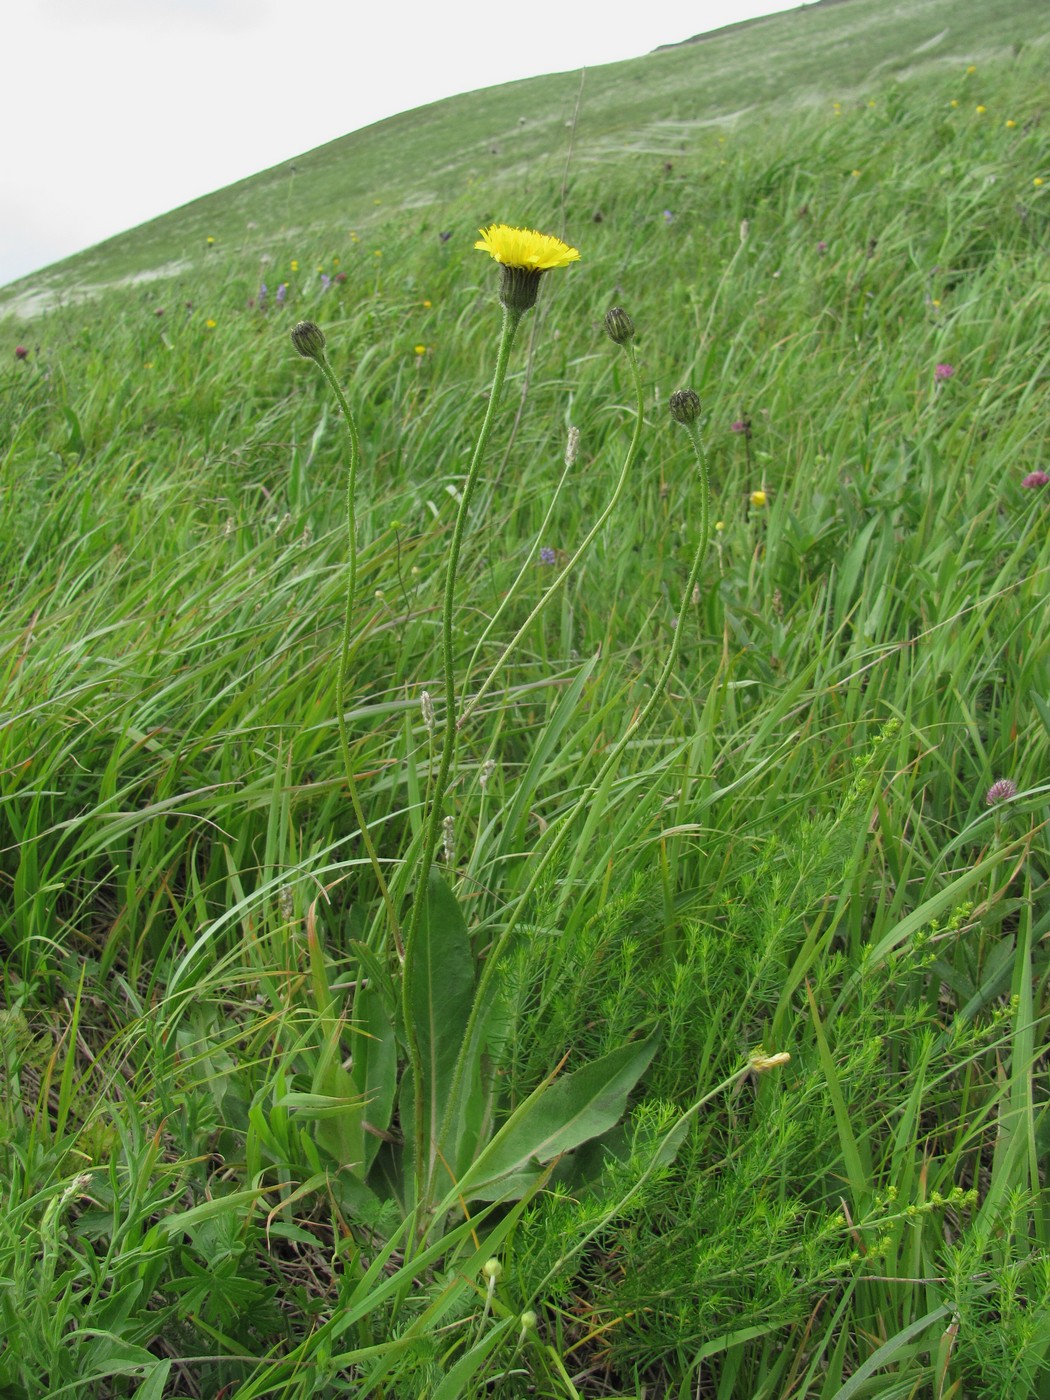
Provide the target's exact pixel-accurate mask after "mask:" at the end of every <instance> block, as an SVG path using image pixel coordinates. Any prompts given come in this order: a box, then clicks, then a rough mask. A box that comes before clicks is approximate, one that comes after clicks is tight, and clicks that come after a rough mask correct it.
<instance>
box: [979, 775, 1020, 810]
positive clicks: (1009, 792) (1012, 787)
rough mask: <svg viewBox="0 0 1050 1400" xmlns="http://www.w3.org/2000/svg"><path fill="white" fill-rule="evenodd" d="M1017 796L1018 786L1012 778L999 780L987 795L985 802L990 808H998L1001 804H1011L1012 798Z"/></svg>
mask: <svg viewBox="0 0 1050 1400" xmlns="http://www.w3.org/2000/svg"><path fill="white" fill-rule="evenodd" d="M1016 796H1017V784H1016V783H1015V782H1014V781H1013V779H1012V778H999V779H998V780H997V781H996V782H994V783H993V784H992V785H991V787H990V788H989V789H988V791H987V793H986V794H985V799H984V800H985V801H986V802H987V803H988V806H989V807H997V806H998V805H999V803H1000V802H1009V800H1010V798H1011V797H1016Z"/></svg>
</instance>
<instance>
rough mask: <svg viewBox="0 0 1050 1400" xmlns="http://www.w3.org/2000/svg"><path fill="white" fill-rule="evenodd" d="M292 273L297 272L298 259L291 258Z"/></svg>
mask: <svg viewBox="0 0 1050 1400" xmlns="http://www.w3.org/2000/svg"><path fill="white" fill-rule="evenodd" d="M292 271H293V272H298V271H299V259H298V258H293V259H292Z"/></svg>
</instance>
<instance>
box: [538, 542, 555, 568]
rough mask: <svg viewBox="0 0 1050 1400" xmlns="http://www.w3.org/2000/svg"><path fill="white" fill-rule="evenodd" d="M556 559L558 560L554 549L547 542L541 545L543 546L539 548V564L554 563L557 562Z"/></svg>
mask: <svg viewBox="0 0 1050 1400" xmlns="http://www.w3.org/2000/svg"><path fill="white" fill-rule="evenodd" d="M557 561H558V556H557V555H556V554H555V552H554V550H553V549H551V547H550V545H549V544H545V545H544V546H543V548H542V549H541V550H540V563H541V564H555V563H557Z"/></svg>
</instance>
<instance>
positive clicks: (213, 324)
mask: <svg viewBox="0 0 1050 1400" xmlns="http://www.w3.org/2000/svg"><path fill="white" fill-rule="evenodd" d="M218 324H219V323H218V321H205V323H204V329H205V330H206V331H213V330H214V329H215V327H216V326H217V325H218Z"/></svg>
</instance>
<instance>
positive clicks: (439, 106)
mask: <svg viewBox="0 0 1050 1400" xmlns="http://www.w3.org/2000/svg"><path fill="white" fill-rule="evenodd" d="M1047 23H1048V21H1047V10H1046V6H1045V4H1044V3H1043V0H1003V3H996V4H995V5H988V4H983V5H980V4H962V5H960V4H958V3H956V2H955V0H907V3H897V4H886V3H885V0H838V2H837V3H835V4H827V3H820V4H814V5H803V6H800V8H799V9H797V10H793V11H787V12H785V13H782V14H777V15H771V16H769V17H767V18H765V19H760V20H752V21H748V22H746V23H744V24H740V25H733V26H730V27H728V28H725V29H721V30H718V31H716V32H715V33H712V34H710V35H700V36H698V37H697V39H694V40H687V41H685V42H683V43H680V44H676V45H671V46H668V47H666V48H663V49H660V50H657V51H656V52H655V53H652V54H649V55H647V56H645V57H643V58H638V59H634V60H632V61H629V62H624V63H615V64H608V65H604V66H601V67H597V68H592V69H589V70H587V71H586V73H585V74H581V73H561V74H552V75H550V76H548V77H542V78H533V79H530V80H528V81H524V82H518V83H510V84H507V85H505V86H502V87H495V88H485V89H482V90H480V91H478V92H472V93H466V94H464V95H462V96H460V97H456V98H451V99H449V100H447V101H444V102H439V103H435V104H433V105H432V106H428V107H423V108H418V109H416V110H413V111H408V112H405V113H403V114H402V115H400V116H397V117H393V118H390V119H389V120H387V121H383V122H379V123H377V124H376V125H374V126H370V127H368V128H366V129H365V130H363V131H357V132H353V133H351V134H350V135H348V136H344V137H341V138H340V139H338V140H336V141H332V142H330V143H329V144H327V145H325V146H320V147H318V148H317V149H316V150H313V151H309V152H307V153H305V154H304V155H303V156H301V157H300V158H299V159H297V160H295V161H291V162H286V163H284V164H282V165H280V166H275V167H273V168H272V169H270V170H265V171H262V172H260V173H259V174H257V175H253V176H250V177H249V178H247V179H245V180H242V181H240V182H239V183H237V184H235V185H231V186H229V187H228V188H227V189H224V190H219V191H217V192H215V193H213V194H209V195H206V196H204V197H203V198H201V199H198V200H195V201H194V202H193V203H191V204H188V205H185V206H184V207H182V208H180V209H176V210H174V211H172V212H171V213H170V214H166V215H164V216H163V217H161V218H158V219H154V220H152V221H151V222H149V223H147V224H144V225H142V226H141V227H139V228H136V229H132V230H129V232H127V233H126V234H122V235H120V236H118V237H115V238H111V239H109V240H107V241H106V242H105V243H101V244H99V245H98V246H96V247H94V248H91V249H88V250H87V251H85V252H83V253H81V254H78V255H77V256H75V257H73V258H69V259H67V260H65V261H63V262H62V263H59V264H56V265H55V266H54V267H52V268H48V269H46V270H44V271H43V272H40V273H35V274H34V275H33V276H32V277H29V278H26V279H23V280H22V281H19V282H15V283H12V284H11V285H10V286H8V287H5V288H2V289H0V316H3V315H4V314H5V313H6V314H8V315H19V316H22V317H25V316H32V315H33V314H35V313H36V312H37V311H38V310H40V309H43V308H46V307H47V306H48V305H52V304H54V302H55V301H56V300H62V299H64V300H69V299H72V298H74V297H76V296H77V295H79V294H83V293H84V292H91V291H92V290H93V289H97V288H100V287H105V286H108V285H113V284H115V283H118V282H121V281H124V282H126V281H128V280H129V279H139V280H153V279H158V278H159V279H164V278H166V277H169V276H172V275H175V274H176V273H179V272H183V271H186V270H189V269H192V268H193V267H194V266H196V265H198V264H199V262H200V259H201V257H202V255H203V252H204V246H205V239H206V238H208V237H212V238H216V239H217V240H219V241H221V243H222V245H223V246H224V247H225V248H228V249H234V248H235V249H237V250H238V252H241V253H244V254H250V253H252V252H253V251H254V252H260V251H263V250H264V249H265V248H266V247H267V246H269V244H270V243H271V242H272V240H273V239H274V238H275V237H281V238H282V239H283V241H289V240H292V239H294V238H297V237H298V238H301V237H302V236H303V235H306V236H308V237H310V236H313V235H314V234H315V233H316V234H323V233H324V232H326V231H327V230H330V229H335V228H340V227H342V228H354V229H355V230H356V231H358V232H359V233H360V234H361V235H362V236H364V237H371V236H373V235H374V234H375V233H376V232H378V231H380V230H381V229H382V228H383V227H384V226H385V225H386V223H387V222H388V221H389V220H390V219H391V218H392V217H396V216H397V215H398V214H399V213H400V212H402V211H406V210H413V209H415V210H418V209H420V208H424V209H426V210H427V211H428V212H429V214H430V215H431V216H432V217H433V219H435V220H437V221H438V222H441V220H442V219H443V218H444V217H445V215H446V214H447V213H448V212H449V211H450V210H453V209H455V208H456V206H457V201H458V200H459V198H460V197H461V195H462V193H463V191H464V189H465V188H467V187H468V186H469V187H471V188H472V189H473V193H474V196H475V203H476V202H477V200H478V197H479V196H480V198H481V201H482V202H484V203H492V202H493V201H494V200H495V199H496V198H497V196H498V195H499V196H502V195H505V194H506V193H508V192H513V191H515V190H516V189H517V190H520V189H521V187H522V186H527V185H528V184H529V183H530V182H532V183H533V184H535V183H536V182H538V181H543V180H544V179H548V178H549V179H557V178H560V174H561V172H562V170H563V168H564V167H565V164H566V161H567V159H568V157H569V154H570V150H571V157H572V163H573V167H574V168H575V169H576V170H585V169H587V168H588V167H591V166H600V167H603V168H605V167H608V166H610V165H611V166H614V167H615V166H616V165H617V164H619V163H620V162H621V161H623V160H624V159H629V158H630V157H632V156H634V155H637V154H647V155H652V156H663V157H665V158H666V159H674V158H675V157H676V156H680V155H682V154H693V153H694V150H695V147H696V144H697V142H698V140H699V138H701V137H702V135H703V133H704V131H705V130H706V129H709V128H710V127H711V126H717V127H719V128H729V127H732V126H733V125H735V124H737V123H739V122H740V121H741V120H743V119H745V118H747V117H751V118H752V119H761V118H772V119H774V120H777V119H779V118H781V117H783V116H784V115H785V114H786V113H787V112H789V111H791V110H793V109H795V108H797V107H799V106H804V105H806V104H813V103H817V102H821V101H825V100H830V99H831V98H838V99H839V100H840V101H842V100H847V101H848V100H852V99H855V98H857V97H858V96H859V95H861V94H862V93H867V92H869V91H871V90H874V89H875V88H876V87H877V86H878V85H879V84H881V83H885V82H887V81H890V80H893V79H898V78H904V77H909V76H910V77H915V76H917V75H918V74H920V73H922V72H928V73H931V74H933V73H936V72H938V71H944V70H946V69H948V68H950V67H951V66H952V65H958V64H963V65H966V64H975V63H978V62H985V61H987V60H988V59H989V58H991V57H993V56H999V55H1003V54H1007V53H1010V52H1015V51H1020V50H1021V49H1022V48H1023V47H1024V45H1025V44H1026V43H1028V42H1030V41H1031V40H1032V39H1034V38H1038V37H1039V36H1040V35H1042V34H1045V33H1046V30H1047ZM570 133H571V136H570ZM526 203H527V201H526Z"/></svg>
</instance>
